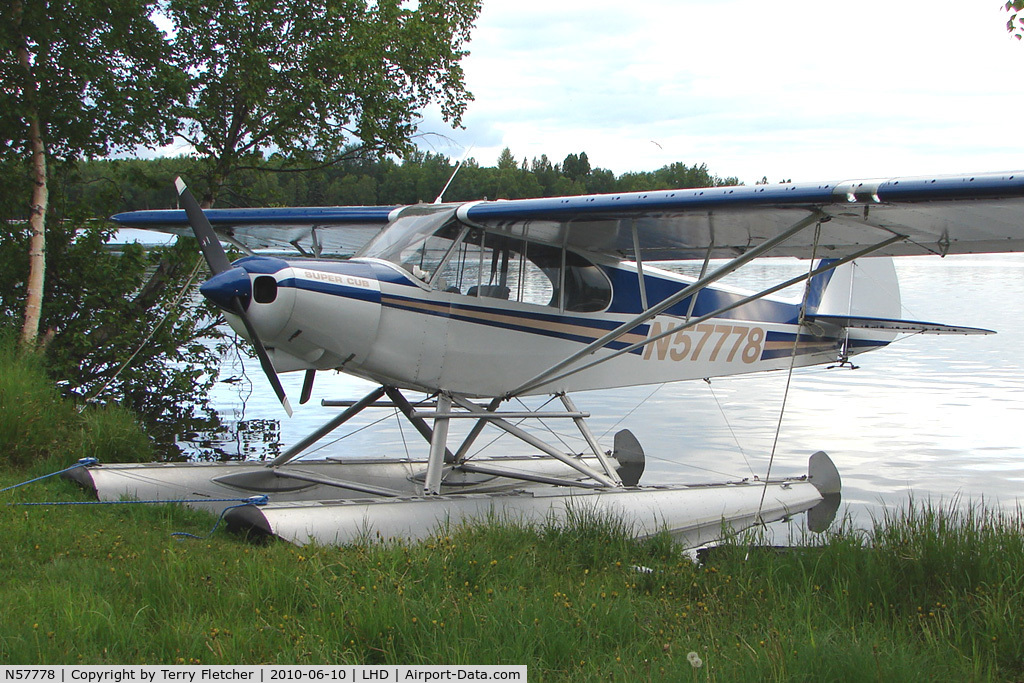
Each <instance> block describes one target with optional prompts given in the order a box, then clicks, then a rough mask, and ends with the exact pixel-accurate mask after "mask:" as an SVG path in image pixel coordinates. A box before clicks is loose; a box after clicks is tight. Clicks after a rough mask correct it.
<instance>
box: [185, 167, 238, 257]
mask: <svg viewBox="0 0 1024 683" xmlns="http://www.w3.org/2000/svg"><path fill="white" fill-rule="evenodd" d="M174 187H176V188H177V190H178V198H179V201H180V202H181V206H182V208H183V209H185V215H187V216H188V222H189V224H190V225H191V226H192V232H193V233H195V236H196V239H197V240H199V247H200V248H201V249H202V250H203V258H205V259H206V264H207V265H208V266H210V270H211V271H213V274H214V275H219V274H221V273H223V272H224V271H225V270H229V269H230V268H231V262H230V261H228V255H227V254H226V253H225V252H224V247H222V246H221V245H220V238H219V237H217V233H216V232H214V231H213V226H212V225H210V220H209V219H208V218H207V217H206V214H205V213H203V210H202V208H201V207H200V206H199V202H197V201H196V198H195V197H193V196H192V192H191V191H190V190H189V189H188V188H187V187H186V186H185V181H183V180H182V179H181V178H176V179H175V180H174Z"/></svg>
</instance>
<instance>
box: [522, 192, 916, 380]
mask: <svg viewBox="0 0 1024 683" xmlns="http://www.w3.org/2000/svg"><path fill="white" fill-rule="evenodd" d="M825 217H826V216H825V214H824V213H822V212H821V211H818V210H817V209H815V210H814V211H813V212H811V214H810V215H808V216H806V217H805V218H803V219H801V220H800V221H798V222H797V223H796V224H794V225H793V227H791V228H789V229H788V230H786V231H785V232H783V233H781V234H779V235H776V236H775V237H773V238H771V239H770V240H767V241H765V242H763V243H762V244H759V245H757V246H756V247H754V248H752V249H750V250H749V251H747V252H745V253H744V254H743V255H742V256H737V257H736V258H734V259H733V260H731V261H729V262H728V263H726V264H725V265H723V266H722V267H721V268H719V269H717V270H716V271H715V272H713V273H711V274H710V275H708V276H706V277H703V278H701V279H700V280H698V281H697V282H694V283H693V284H692V285H690V286H689V287H684V288H683V289H682V290H680V291H678V292H676V293H675V294H673V295H672V296H670V297H668V298H667V299H665V300H663V301H662V302H661V303H659V304H657V305H655V306H653V307H651V308H648V309H647V310H646V311H644V312H643V313H641V314H640V315H638V316H636V317H635V318H633V319H632V320H628V321H626V322H624V323H622V324H621V325H619V326H618V327H616V328H615V329H614V330H612V331H611V332H608V333H607V334H605V335H604V336H602V337H601V338H599V339H598V340H596V341H594V342H591V343H590V344H587V345H586V346H585V347H583V348H582V349H580V350H579V351H577V352H576V353H574V354H572V355H571V356H569V357H568V358H566V359H565V360H563V361H561V362H559V363H556V364H555V365H552V366H551V367H550V368H548V369H547V370H545V371H544V372H542V373H540V374H539V375H536V376H535V377H533V378H532V379H530V380H528V381H527V382H525V383H524V384H522V385H520V386H518V387H516V388H515V389H513V390H512V391H510V392H508V393H507V394H506V395H505V398H512V397H513V396H517V395H519V394H522V393H524V392H527V391H530V390H532V389H536V388H537V387H539V386H541V385H542V384H545V383H546V382H547V380H548V379H549V378H550V377H551V376H552V375H554V374H555V373H557V372H559V371H560V370H564V369H565V368H567V367H569V366H570V365H572V364H573V363H575V362H576V361H578V360H579V359H581V358H583V357H584V356H588V355H590V354H592V353H594V352H595V351H597V350H598V349H600V348H602V347H603V346H605V345H606V344H609V343H611V342H613V341H615V340H616V339H618V338H619V337H622V336H623V335H626V334H628V333H629V332H631V331H632V330H633V328H635V327H636V326H637V325H640V324H642V323H645V322H647V321H648V320H650V319H651V318H653V317H654V316H656V315H658V314H659V313H662V312H663V311H666V310H668V309H669V308H671V307H672V306H675V305H676V304H677V303H679V302H680V301H682V300H683V299H685V298H686V297H688V296H690V295H693V294H696V293H697V292H699V291H701V290H702V289H704V288H705V287H707V286H708V285H710V284H712V283H713V282H717V281H718V280H721V279H722V278H723V277H725V276H726V275H728V274H729V273H732V272H733V271H735V270H737V269H738V268H740V267H742V266H744V265H746V264H747V263H749V262H750V261H753V260H754V259H756V258H758V257H760V256H763V255H764V254H765V253H767V252H768V251H771V250H772V249H773V248H775V247H776V246H778V245H779V244H781V243H782V242H785V241H786V240H788V239H789V238H790V237H792V236H793V235H795V234H797V233H798V232H800V231H801V230H803V229H804V228H806V227H807V226H809V225H812V224H814V223H817V222H818V221H820V220H822V219H823V218H825ZM900 239H902V236H900Z"/></svg>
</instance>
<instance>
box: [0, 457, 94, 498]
mask: <svg viewBox="0 0 1024 683" xmlns="http://www.w3.org/2000/svg"><path fill="white" fill-rule="evenodd" d="M98 463H99V460H97V459H96V458H82V459H81V460H79V461H78V462H76V463H75V464H74V465H72V466H71V467H65V468H64V469H62V470H58V471H56V472H51V473H50V474H44V475H43V476H41V477H36V478H35V479H29V480H28V481H23V482H21V483H20V484H15V485H14V486H8V487H7V488H3V489H0V493H3V492H5V491H10V490H11V489H16V488H18V487H19V486H25V485H27V484H31V483H33V482H36V481H40V480H43V479H47V478H49V477H55V476H57V475H58V474H64V473H65V472H70V471H71V470H74V469H78V468H79V467H88V466H89V465H96V464H98Z"/></svg>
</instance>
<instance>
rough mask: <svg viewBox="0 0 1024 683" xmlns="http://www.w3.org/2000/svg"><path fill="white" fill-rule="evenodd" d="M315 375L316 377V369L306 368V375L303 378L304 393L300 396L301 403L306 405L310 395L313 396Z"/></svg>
mask: <svg viewBox="0 0 1024 683" xmlns="http://www.w3.org/2000/svg"><path fill="white" fill-rule="evenodd" d="M314 377H316V370H306V376H305V377H304V378H303V379H302V394H300V396H299V405H305V404H306V401H308V400H309V397H310V396H312V394H313V378H314Z"/></svg>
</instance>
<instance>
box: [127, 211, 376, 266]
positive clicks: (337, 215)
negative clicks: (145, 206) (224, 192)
mask: <svg viewBox="0 0 1024 683" xmlns="http://www.w3.org/2000/svg"><path fill="white" fill-rule="evenodd" d="M394 208H395V207H392V206H327V207H297V208H296V207H289V208H269V209H206V211H205V213H206V216H207V217H208V218H209V219H210V223H211V225H213V228H214V230H216V231H217V233H218V234H219V235H220V236H221V237H222V238H223V239H224V240H225V241H227V242H231V243H234V244H237V245H240V246H244V247H246V248H249V249H258V248H265V247H269V248H276V249H286V250H292V249H297V250H299V251H300V252H303V253H307V254H320V253H329V254H345V255H349V254H353V253H355V252H356V251H358V250H359V249H360V248H361V247H362V246H363V245H364V244H365V243H366V242H369V241H370V240H371V239H372V238H373V237H374V236H375V235H376V234H377V233H378V232H380V231H381V229H382V228H384V226H386V225H387V224H388V221H389V220H390V216H391V212H392V211H393V210H394ZM111 220H112V221H114V222H115V223H117V224H118V225H120V227H122V228H139V229H142V230H153V231H156V232H166V233H173V234H177V235H192V229H191V228H190V227H189V224H188V218H187V217H186V216H185V211H184V210H173V209H171V210H162V211H131V212H128V213H119V214H117V215H115V216H111Z"/></svg>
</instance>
